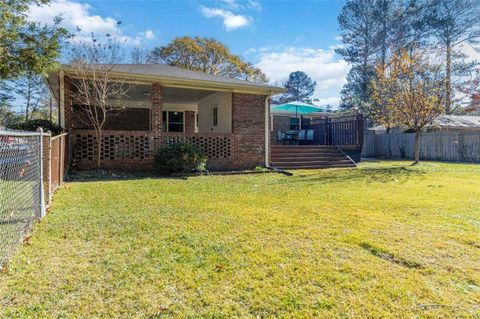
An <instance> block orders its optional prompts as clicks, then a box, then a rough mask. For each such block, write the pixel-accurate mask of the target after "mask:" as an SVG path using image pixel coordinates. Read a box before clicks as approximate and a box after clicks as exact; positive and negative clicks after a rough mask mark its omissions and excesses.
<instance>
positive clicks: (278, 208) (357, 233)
mask: <svg viewBox="0 0 480 319" xmlns="http://www.w3.org/2000/svg"><path fill="white" fill-rule="evenodd" d="M408 164H409V163H406V162H378V163H373V162H370V163H365V164H362V165H361V166H360V167H359V168H357V169H341V170H335V169H332V170H312V171H296V172H295V174H294V176H284V175H281V174H273V173H272V174H256V175H243V176H240V175H233V176H205V177H192V178H188V179H148V178H143V179H136V180H135V179H131V180H116V181H92V182H72V183H68V184H67V186H66V187H64V188H63V189H61V190H60V191H59V192H58V193H57V194H56V196H55V199H54V205H53V208H52V210H51V212H50V214H49V215H48V216H47V217H46V218H45V219H44V220H43V222H42V223H40V224H37V225H36V226H35V228H34V231H33V237H32V239H31V241H30V242H29V244H28V245H24V246H23V247H22V248H21V249H20V251H19V252H18V253H17V254H16V255H15V257H14V258H13V260H12V262H11V263H10V264H9V268H8V270H7V271H6V272H5V273H3V274H1V275H0V316H3V317H12V318H112V317H119V318H314V317H317V318H453V317H456V318H479V317H480V166H475V165H461V164H441V163H424V164H421V165H418V166H415V167H410V166H408Z"/></svg>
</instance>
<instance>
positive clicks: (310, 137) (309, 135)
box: [305, 130, 315, 144]
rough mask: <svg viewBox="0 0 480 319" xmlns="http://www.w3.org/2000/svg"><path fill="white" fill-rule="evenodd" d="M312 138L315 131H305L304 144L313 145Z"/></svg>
mask: <svg viewBox="0 0 480 319" xmlns="http://www.w3.org/2000/svg"><path fill="white" fill-rule="evenodd" d="M314 136H315V131H314V130H307V136H306V138H305V140H306V141H305V142H306V143H307V144H313V141H314Z"/></svg>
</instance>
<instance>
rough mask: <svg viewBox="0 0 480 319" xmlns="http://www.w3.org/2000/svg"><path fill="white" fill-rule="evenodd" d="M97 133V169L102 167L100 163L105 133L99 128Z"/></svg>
mask: <svg viewBox="0 0 480 319" xmlns="http://www.w3.org/2000/svg"><path fill="white" fill-rule="evenodd" d="M96 133H97V134H96V135H97V153H96V155H97V159H96V160H97V169H100V164H101V157H102V138H103V133H102V131H101V130H98V131H97V132H96Z"/></svg>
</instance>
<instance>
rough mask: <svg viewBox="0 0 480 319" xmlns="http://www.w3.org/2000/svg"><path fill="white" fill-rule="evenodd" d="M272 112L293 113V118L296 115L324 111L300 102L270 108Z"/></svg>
mask: <svg viewBox="0 0 480 319" xmlns="http://www.w3.org/2000/svg"><path fill="white" fill-rule="evenodd" d="M272 111H290V112H293V111H295V117H296V118H298V114H309V113H314V112H323V111H324V110H323V109H322V108H320V107H318V106H316V105H312V104H308V103H305V102H302V101H292V102H288V103H284V104H280V105H275V106H273V107H272Z"/></svg>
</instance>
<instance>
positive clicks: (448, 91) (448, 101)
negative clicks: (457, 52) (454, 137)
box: [445, 43, 452, 114]
mask: <svg viewBox="0 0 480 319" xmlns="http://www.w3.org/2000/svg"><path fill="white" fill-rule="evenodd" d="M445 62H446V67H445V72H446V74H445V113H446V114H450V113H451V112H452V47H451V45H450V43H447V55H446V60H445Z"/></svg>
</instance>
